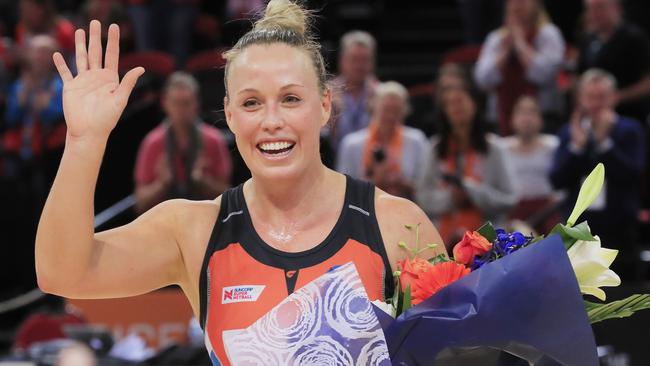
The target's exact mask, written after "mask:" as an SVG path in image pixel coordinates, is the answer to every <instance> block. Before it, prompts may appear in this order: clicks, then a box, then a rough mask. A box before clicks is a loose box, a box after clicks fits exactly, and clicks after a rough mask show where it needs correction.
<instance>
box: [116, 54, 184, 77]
mask: <svg viewBox="0 0 650 366" xmlns="http://www.w3.org/2000/svg"><path fill="white" fill-rule="evenodd" d="M138 66H142V67H144V69H145V70H146V71H148V72H153V73H155V74H158V75H159V76H161V77H163V78H165V77H167V76H168V75H169V74H171V73H172V72H174V58H173V57H172V56H171V55H169V54H167V53H165V52H158V51H151V52H149V51H147V52H133V53H128V54H125V55H123V56H122V57H121V58H120V70H119V72H120V74H122V75H124V74H125V73H126V72H127V71H129V70H131V69H132V68H134V67H138Z"/></svg>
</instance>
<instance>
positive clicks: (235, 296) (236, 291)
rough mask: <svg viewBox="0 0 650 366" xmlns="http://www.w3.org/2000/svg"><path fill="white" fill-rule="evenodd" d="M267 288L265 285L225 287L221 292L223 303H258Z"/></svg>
mask: <svg viewBox="0 0 650 366" xmlns="http://www.w3.org/2000/svg"><path fill="white" fill-rule="evenodd" d="M265 287H266V286H264V285H240V286H230V287H224V288H223V290H222V292H221V303H222V304H230V303H233V302H251V301H257V299H258V298H259V297H260V295H261V294H262V291H263V290H264V288H265Z"/></svg>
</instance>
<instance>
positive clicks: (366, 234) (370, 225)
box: [200, 176, 394, 365]
mask: <svg viewBox="0 0 650 366" xmlns="http://www.w3.org/2000/svg"><path fill="white" fill-rule="evenodd" d="M374 197H375V187H374V186H373V185H372V184H370V183H367V182H362V181H359V180H356V179H354V178H351V177H349V176H346V189H345V202H344V205H343V210H342V211H341V214H340V216H339V218H338V221H337V222H336V225H335V226H334V228H333V229H332V231H331V232H330V233H329V235H328V236H327V238H326V239H325V240H324V241H323V242H322V243H320V244H318V245H317V246H315V247H314V248H312V249H309V250H307V251H304V252H298V253H288V252H283V251H280V250H277V249H275V248H273V247H271V246H270V245H268V244H266V243H265V242H264V241H263V240H262V239H261V238H260V236H259V235H258V234H257V232H256V231H255V229H254V227H253V223H252V220H251V216H250V213H249V211H248V208H247V206H246V202H245V199H244V192H243V185H239V186H238V187H235V188H232V189H230V190H228V191H226V192H224V194H223V195H222V197H221V210H220V212H219V216H218V218H217V222H216V223H215V226H214V228H213V231H212V235H211V237H210V241H209V243H208V247H207V251H206V254H205V258H204V260H203V266H202V269H201V278H200V296H201V319H200V323H201V327H202V328H203V330H204V332H205V343H206V347H207V349H208V352H209V353H210V358H211V359H212V362H213V364H214V365H229V364H230V363H229V361H228V359H227V357H226V353H225V349H224V345H223V341H222V334H223V332H224V331H229V330H235V329H243V328H247V327H248V326H250V325H251V324H253V323H254V322H255V321H256V320H257V319H259V318H260V317H262V316H263V315H264V314H266V313H267V312H268V311H269V310H271V309H272V308H273V307H275V306H276V305H278V304H279V303H280V302H281V301H282V300H284V299H285V298H286V297H287V296H288V295H289V294H291V293H292V292H293V291H294V290H296V289H299V288H301V287H302V286H304V285H306V284H307V283H309V282H311V281H312V280H314V279H316V278H318V277H320V276H321V275H323V274H324V273H326V272H327V271H328V270H330V269H331V268H332V267H336V266H339V265H343V264H345V263H348V262H354V264H355V266H356V269H357V271H358V272H359V276H360V278H361V281H362V282H363V285H364V287H365V289H366V292H367V294H368V297H369V299H370V300H371V301H372V300H377V299H380V300H384V299H385V298H389V297H390V296H392V292H393V287H394V285H393V277H392V272H391V267H390V263H389V261H388V257H387V255H386V250H385V248H384V243H383V241H382V238H381V234H380V231H379V225H378V223H377V217H376V216H375V205H374V200H375V198H374Z"/></svg>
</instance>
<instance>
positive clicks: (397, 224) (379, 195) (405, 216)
mask: <svg viewBox="0 0 650 366" xmlns="http://www.w3.org/2000/svg"><path fill="white" fill-rule="evenodd" d="M375 211H376V213H377V222H378V223H379V230H380V231H381V237H382V239H383V241H384V245H385V246H386V254H387V255H388V260H389V261H390V263H391V266H393V271H394V270H396V269H397V262H398V261H399V260H401V259H404V258H406V256H407V255H408V253H407V252H406V251H405V250H404V249H402V248H400V247H399V246H398V245H397V243H398V242H400V241H401V240H404V241H406V242H407V243H408V244H409V246H411V247H412V246H414V245H415V233H414V232H412V231H409V230H407V229H406V228H405V227H404V226H405V225H413V226H414V227H415V226H416V225H417V224H420V229H419V245H420V248H424V247H425V246H426V245H427V244H437V246H436V247H435V248H434V249H433V250H430V249H427V250H425V251H423V252H422V253H420V255H419V256H420V257H422V258H426V259H428V258H432V257H435V256H437V255H439V254H445V255H446V254H447V250H446V249H445V244H444V243H443V242H442V238H441V237H440V234H439V233H438V230H437V229H436V228H435V226H434V225H433V223H432V222H431V220H429V218H428V217H427V215H426V214H425V213H424V211H422V210H421V209H420V208H419V207H418V206H417V205H416V204H415V203H413V202H411V201H409V200H407V199H404V198H400V197H395V196H392V195H390V194H388V193H386V192H384V191H382V190H380V189H378V188H377V189H376V190H375Z"/></svg>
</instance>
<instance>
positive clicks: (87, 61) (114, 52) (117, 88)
mask: <svg viewBox="0 0 650 366" xmlns="http://www.w3.org/2000/svg"><path fill="white" fill-rule="evenodd" d="M89 33H90V37H89V38H90V39H89V42H88V48H87V49H86V34H85V32H84V31H83V30H82V29H78V30H77V31H76V32H75V47H76V48H75V53H76V63H77V71H78V73H77V76H73V75H72V73H71V72H70V69H69V68H68V66H67V65H66V63H65V60H64V58H63V56H62V55H61V54H60V53H58V52H57V53H55V54H54V56H53V59H54V64H55V65H56V68H57V70H58V71H59V75H61V79H62V80H63V112H64V115H65V120H66V125H67V127H68V136H73V137H84V138H85V137H89V138H108V135H109V134H110V132H111V131H112V130H113V128H114V127H115V125H116V124H117V121H118V120H119V118H120V115H121V114H122V111H124V107H125V106H126V103H127V101H128V100H129V95H130V94H131V91H132V90H133V87H134V86H135V83H136V82H137V81H138V78H139V77H140V76H141V75H142V74H143V73H144V69H143V68H142V67H136V68H135V69H132V70H130V71H129V72H127V73H126V75H124V78H123V79H122V82H121V83H120V79H119V74H118V61H119V57H120V49H119V41H120V30H119V27H118V26H117V25H116V24H111V26H110V27H109V29H108V42H107V44H106V57H105V59H104V63H103V64H102V42H101V24H100V23H99V22H98V21H97V20H93V21H91V22H90V32H89Z"/></svg>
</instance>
